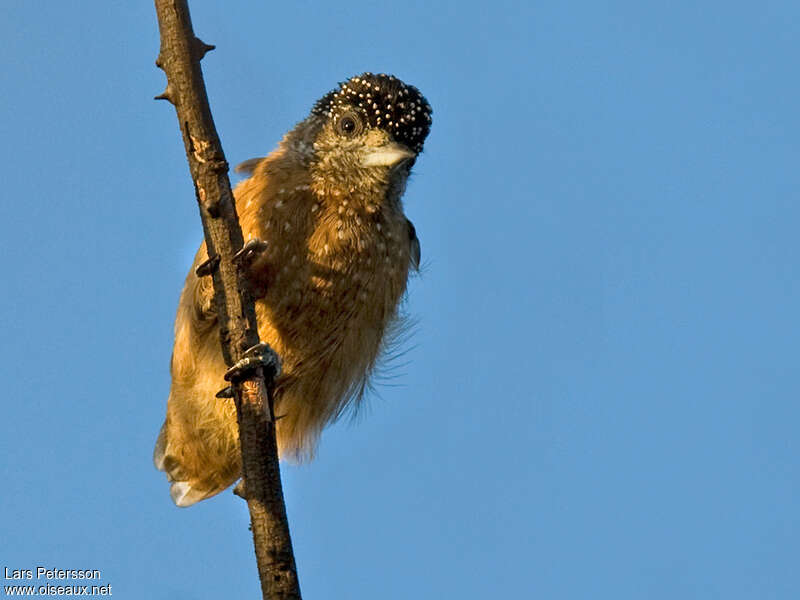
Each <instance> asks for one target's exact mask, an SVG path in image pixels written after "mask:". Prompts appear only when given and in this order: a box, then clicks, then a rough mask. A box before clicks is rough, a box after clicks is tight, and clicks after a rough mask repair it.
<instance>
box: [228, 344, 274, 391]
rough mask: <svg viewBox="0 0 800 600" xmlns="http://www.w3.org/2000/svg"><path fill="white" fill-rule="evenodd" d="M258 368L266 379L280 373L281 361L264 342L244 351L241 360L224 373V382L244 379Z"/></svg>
mask: <svg viewBox="0 0 800 600" xmlns="http://www.w3.org/2000/svg"><path fill="white" fill-rule="evenodd" d="M258 368H263V369H264V375H265V376H267V377H269V376H272V377H277V376H278V375H279V374H280V372H281V359H280V358H278V355H277V354H276V353H275V351H274V350H273V349H272V348H270V347H269V344H266V343H264V342H261V343H259V344H256V345H255V346H253V347H251V348H248V349H247V350H245V352H244V354H243V355H242V358H240V359H239V360H238V361H237V362H236V364H234V365H233V366H232V367H231V368H230V369H228V370H227V371H226V372H225V381H236V380H239V379H244V378H245V377H246V376H247V375H248V374H249V373H251V372H252V371H254V370H255V369H258ZM226 389H227V388H226ZM222 391H225V390H222ZM219 393H221V392H219Z"/></svg>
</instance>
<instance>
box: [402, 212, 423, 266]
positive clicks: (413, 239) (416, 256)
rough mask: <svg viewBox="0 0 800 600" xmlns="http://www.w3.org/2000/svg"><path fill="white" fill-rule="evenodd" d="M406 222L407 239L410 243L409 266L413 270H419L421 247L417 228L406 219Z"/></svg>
mask: <svg viewBox="0 0 800 600" xmlns="http://www.w3.org/2000/svg"><path fill="white" fill-rule="evenodd" d="M406 223H407V224H408V241H409V243H410V244H411V266H412V267H414V270H415V271H419V261H420V260H421V259H422V248H420V245H419V238H418V237H417V230H416V228H415V227H414V224H413V223H412V222H411V221H409V220H408V219H406Z"/></svg>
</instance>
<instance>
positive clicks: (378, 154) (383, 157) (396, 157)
mask: <svg viewBox="0 0 800 600" xmlns="http://www.w3.org/2000/svg"><path fill="white" fill-rule="evenodd" d="M414 156H416V155H415V154H414V153H413V152H412V151H411V150H409V149H408V148H407V147H406V146H404V145H403V144H398V143H397V142H387V143H386V144H383V145H382V146H378V147H375V148H368V149H367V150H366V151H365V152H364V156H363V158H362V159H361V166H362V167H392V166H394V165H397V164H399V163H401V162H403V161H404V160H408V159H409V158H414Z"/></svg>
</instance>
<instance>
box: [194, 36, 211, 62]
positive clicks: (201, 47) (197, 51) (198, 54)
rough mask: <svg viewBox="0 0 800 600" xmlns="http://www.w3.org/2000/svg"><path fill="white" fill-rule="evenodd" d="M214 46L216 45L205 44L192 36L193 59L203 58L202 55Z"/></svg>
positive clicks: (199, 59)
mask: <svg viewBox="0 0 800 600" xmlns="http://www.w3.org/2000/svg"><path fill="white" fill-rule="evenodd" d="M215 48H216V46H213V45H211V44H206V43H205V42H204V41H203V40H201V39H200V38H197V37H196V38H194V42H193V43H192V53H193V54H194V59H195V60H197V61H201V60H203V57H204V56H205V55H206V54H208V53H209V52H211V51H212V50H214V49H215Z"/></svg>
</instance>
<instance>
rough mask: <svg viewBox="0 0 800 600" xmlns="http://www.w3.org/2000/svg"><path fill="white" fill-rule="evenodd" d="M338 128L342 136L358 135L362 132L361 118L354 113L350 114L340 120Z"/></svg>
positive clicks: (337, 124) (344, 115)
mask: <svg viewBox="0 0 800 600" xmlns="http://www.w3.org/2000/svg"><path fill="white" fill-rule="evenodd" d="M336 126H337V128H338V129H339V133H341V134H342V135H347V136H352V135H356V134H358V133H360V131H361V118H360V117H359V116H358V115H357V114H356V113H354V112H348V113H345V114H343V115H342V116H341V117H340V118H339V121H338V122H337V123H336Z"/></svg>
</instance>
